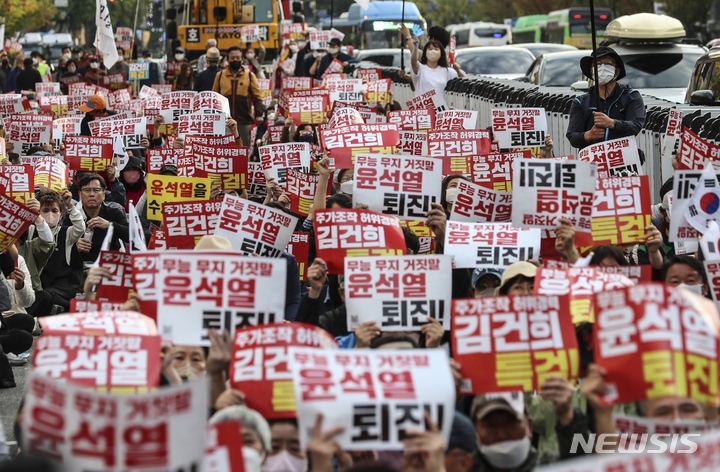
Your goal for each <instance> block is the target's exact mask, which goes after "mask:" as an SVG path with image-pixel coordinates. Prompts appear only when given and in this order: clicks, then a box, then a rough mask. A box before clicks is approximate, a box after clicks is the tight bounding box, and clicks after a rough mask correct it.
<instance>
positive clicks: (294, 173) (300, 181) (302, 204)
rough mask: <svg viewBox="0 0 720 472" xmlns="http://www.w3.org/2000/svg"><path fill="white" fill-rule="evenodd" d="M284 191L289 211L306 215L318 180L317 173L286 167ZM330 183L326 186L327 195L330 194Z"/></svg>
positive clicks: (313, 197)
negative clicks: (287, 198) (286, 195)
mask: <svg viewBox="0 0 720 472" xmlns="http://www.w3.org/2000/svg"><path fill="white" fill-rule="evenodd" d="M286 178H287V180H286V181H285V191H286V192H287V194H288V196H289V197H290V211H292V212H293V213H295V214H297V215H302V216H308V213H309V211H310V208H311V207H312V204H313V201H314V199H315V192H316V191H317V185H318V181H319V180H320V176H319V175H317V174H306V173H304V172H300V171H298V170H295V169H287V175H286ZM330 189H331V187H330V185H328V186H327V195H330Z"/></svg>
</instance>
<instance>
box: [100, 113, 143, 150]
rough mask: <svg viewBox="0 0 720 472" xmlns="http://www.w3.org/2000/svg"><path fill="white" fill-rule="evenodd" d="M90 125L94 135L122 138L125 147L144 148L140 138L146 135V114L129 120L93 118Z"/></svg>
mask: <svg viewBox="0 0 720 472" xmlns="http://www.w3.org/2000/svg"><path fill="white" fill-rule="evenodd" d="M89 126H90V132H91V133H92V135H93V136H104V137H110V136H113V137H115V138H121V139H122V142H123V148H125V149H142V148H143V146H141V145H140V140H142V138H143V136H145V129H146V127H147V125H146V118H145V117H144V116H141V117H140V118H130V119H127V120H104V121H97V120H93V121H91V122H90V125H89Z"/></svg>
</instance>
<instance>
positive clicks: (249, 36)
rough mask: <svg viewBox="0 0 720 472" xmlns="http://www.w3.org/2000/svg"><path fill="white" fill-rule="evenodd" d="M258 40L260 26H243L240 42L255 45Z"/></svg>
mask: <svg viewBox="0 0 720 472" xmlns="http://www.w3.org/2000/svg"><path fill="white" fill-rule="evenodd" d="M258 38H260V26H259V25H250V26H243V27H242V29H241V30H240V42H242V43H254V42H256V41H259V39H258Z"/></svg>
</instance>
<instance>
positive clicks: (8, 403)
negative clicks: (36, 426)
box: [0, 338, 37, 455]
mask: <svg viewBox="0 0 720 472" xmlns="http://www.w3.org/2000/svg"><path fill="white" fill-rule="evenodd" d="M35 339H36V340H37V338H35ZM33 351H34V349H31V350H30V357H29V358H28V363H27V364H25V365H22V366H17V367H13V374H14V375H15V383H16V384H17V387H15V388H2V389H0V420H2V427H3V430H4V431H5V438H6V439H7V441H8V442H9V443H10V444H11V447H10V450H11V454H13V455H14V454H15V451H16V450H17V446H16V445H14V443H15V432H14V431H13V424H14V423H15V416H17V411H18V408H19V407H20V401H21V400H22V398H23V395H24V394H25V388H26V386H27V377H28V375H30V368H31V367H30V365H31V364H32V354H33Z"/></svg>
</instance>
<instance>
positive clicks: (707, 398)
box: [593, 283, 720, 406]
mask: <svg viewBox="0 0 720 472" xmlns="http://www.w3.org/2000/svg"><path fill="white" fill-rule="evenodd" d="M691 297H692V298H691ZM595 306H596V316H595V327H594V329H593V338H594V345H595V363H596V364H597V365H598V366H599V367H601V368H602V369H604V371H605V381H606V382H607V385H608V392H609V393H608V394H607V395H606V396H605V397H603V401H605V402H606V403H607V404H618V403H627V402H632V401H637V400H646V399H655V398H663V397H675V396H677V397H689V398H692V399H695V400H697V401H699V402H701V403H706V404H708V405H713V406H717V405H718V403H720V401H719V400H720V397H718V382H717V378H718V366H717V354H718V338H719V337H720V334H719V333H720V331H719V329H718V319H717V310H716V309H715V308H714V304H713V303H712V302H711V301H709V300H705V299H702V298H700V297H698V296H694V295H693V294H692V293H690V292H689V291H683V290H679V289H677V288H675V287H672V286H669V285H665V284H659V283H652V284H641V285H636V286H634V287H628V288H623V289H620V290H615V291H607V292H602V293H598V294H597V295H596V296H595ZM628 366H635V368H633V369H628Z"/></svg>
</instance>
